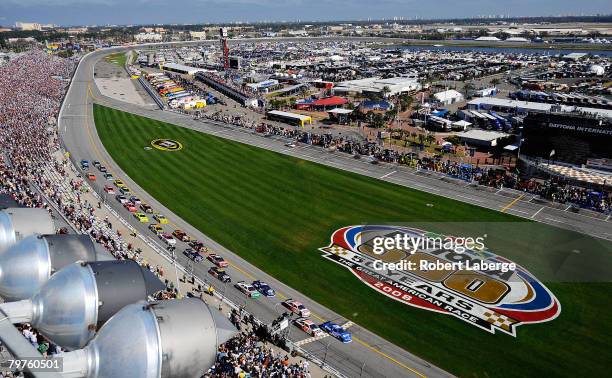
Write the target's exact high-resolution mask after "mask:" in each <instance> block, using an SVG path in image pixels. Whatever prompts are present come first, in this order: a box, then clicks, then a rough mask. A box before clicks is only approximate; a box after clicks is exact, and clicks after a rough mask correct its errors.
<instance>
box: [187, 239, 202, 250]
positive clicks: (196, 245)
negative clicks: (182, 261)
mask: <svg viewBox="0 0 612 378" xmlns="http://www.w3.org/2000/svg"><path fill="white" fill-rule="evenodd" d="M189 246H190V247H191V248H193V249H195V250H196V251H202V250H203V249H204V243H202V242H201V241H198V240H195V239H194V240H192V241H190V242H189Z"/></svg>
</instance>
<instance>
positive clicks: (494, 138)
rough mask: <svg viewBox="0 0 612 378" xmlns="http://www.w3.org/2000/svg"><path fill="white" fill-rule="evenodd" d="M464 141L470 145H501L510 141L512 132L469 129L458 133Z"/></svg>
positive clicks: (482, 146) (487, 146)
mask: <svg viewBox="0 0 612 378" xmlns="http://www.w3.org/2000/svg"><path fill="white" fill-rule="evenodd" d="M457 136H458V137H459V138H460V139H461V141H462V142H463V143H466V144H467V145H468V146H474V147H479V148H492V147H497V146H501V145H502V144H504V142H508V143H509V142H510V137H511V135H510V134H506V133H500V132H498V131H487V130H476V129H474V130H469V131H466V132H463V133H459V134H457Z"/></svg>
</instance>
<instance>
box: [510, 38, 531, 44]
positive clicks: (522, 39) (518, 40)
mask: <svg viewBox="0 0 612 378" xmlns="http://www.w3.org/2000/svg"><path fill="white" fill-rule="evenodd" d="M504 42H515V43H529V42H531V41H530V40H528V39H527V38H523V37H510V38H506V40H505V41H504Z"/></svg>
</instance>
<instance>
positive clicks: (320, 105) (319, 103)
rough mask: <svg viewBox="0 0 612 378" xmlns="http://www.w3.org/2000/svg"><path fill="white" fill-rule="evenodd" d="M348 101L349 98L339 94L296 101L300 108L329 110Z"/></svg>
mask: <svg viewBox="0 0 612 378" xmlns="http://www.w3.org/2000/svg"><path fill="white" fill-rule="evenodd" d="M346 103H348V100H347V99H345V98H343V97H339V96H331V97H324V98H320V99H316V100H310V99H309V100H307V101H302V102H298V103H296V106H297V108H298V109H308V110H315V111H327V110H330V109H335V108H340V107H342V106H343V105H344V104H346Z"/></svg>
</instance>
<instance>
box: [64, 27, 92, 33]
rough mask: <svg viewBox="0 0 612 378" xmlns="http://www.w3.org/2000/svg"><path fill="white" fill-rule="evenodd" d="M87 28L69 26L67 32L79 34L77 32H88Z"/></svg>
mask: <svg viewBox="0 0 612 378" xmlns="http://www.w3.org/2000/svg"><path fill="white" fill-rule="evenodd" d="M87 30H88V29H87V28H69V29H66V33H68V34H70V35H77V34H83V33H87Z"/></svg>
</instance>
